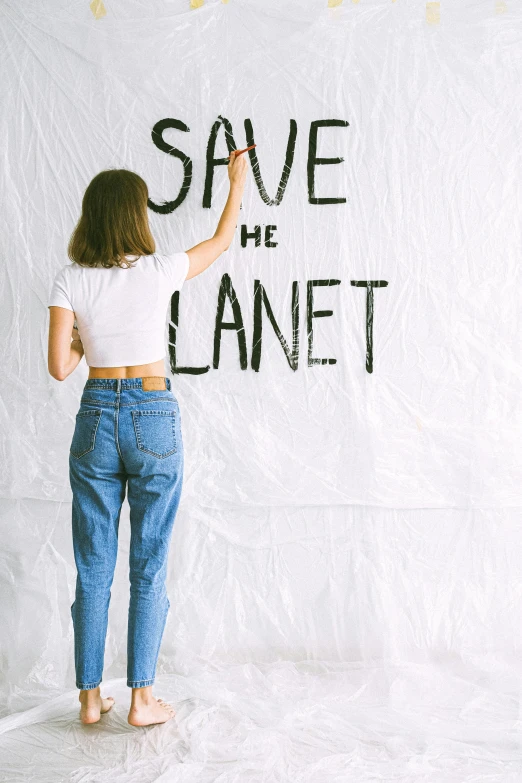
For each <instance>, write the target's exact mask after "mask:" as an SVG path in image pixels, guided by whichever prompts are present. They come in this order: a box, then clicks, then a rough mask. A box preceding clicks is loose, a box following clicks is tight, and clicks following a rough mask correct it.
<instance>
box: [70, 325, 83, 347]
mask: <svg viewBox="0 0 522 783" xmlns="http://www.w3.org/2000/svg"><path fill="white" fill-rule="evenodd" d="M71 339H72V341H73V343H74V342H79V343H81V341H82V338H81V337H80V333H79V331H78V329H77V327H76V326H73V330H72V332H71Z"/></svg>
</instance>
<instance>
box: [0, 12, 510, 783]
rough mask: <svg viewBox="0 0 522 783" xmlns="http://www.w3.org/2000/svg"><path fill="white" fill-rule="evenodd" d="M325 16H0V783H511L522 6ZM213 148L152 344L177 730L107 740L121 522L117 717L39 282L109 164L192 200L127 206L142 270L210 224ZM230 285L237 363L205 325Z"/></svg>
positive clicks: (116, 733) (199, 222) (67, 389)
mask: <svg viewBox="0 0 522 783" xmlns="http://www.w3.org/2000/svg"><path fill="white" fill-rule="evenodd" d="M330 5H331V6H332V7H329V3H328V0H324V1H323V0H317V1H316V0H313V2H312V1H311V0H303V1H302V2H299V3H297V2H293V0H288V2H284V3H281V2H275V0H264V2H259V1H258V0H241V1H239V0H229V2H228V3H221V2H216V1H214V2H213V1H211V0H205V2H204V3H202V4H199V3H196V2H194V3H192V6H193V7H192V6H191V3H190V1H189V0H187V2H180V1H179V0H175V1H174V2H159V3H154V4H149V5H147V4H143V3H138V2H125V3H123V2H121V0H104V4H103V3H101V2H96V3H91V4H90V5H89V3H88V2H85V3H83V4H78V3H75V4H73V5H70V4H63V3H59V2H57V0H50V2H46V3H45V4H36V3H33V2H28V1H27V0H22V1H21V2H17V3H14V2H4V3H3V4H2V6H1V8H0V17H1V25H0V34H1V36H2V47H1V48H0V58H1V62H2V73H3V78H2V80H1V82H0V96H1V98H2V106H3V111H2V113H1V114H0V123H1V127H2V139H3V166H2V170H3V177H2V210H1V211H0V220H1V221H2V231H0V242H1V248H2V262H3V263H2V270H1V274H2V291H3V297H2V304H3V307H2V315H1V319H0V323H1V325H2V338H3V339H2V345H3V346H4V361H3V365H2V367H3V372H2V380H1V381H0V388H1V405H0V424H1V426H0V438H1V449H2V472H1V476H0V480H1V481H2V489H1V498H0V534H1V540H2V547H1V553H0V558H1V564H2V567H1V569H0V580H1V585H0V588H1V589H0V609H1V623H2V635H1V641H0V644H1V658H0V666H1V682H0V696H1V699H0V716H2V717H1V719H0V777H1V779H3V780H7V781H9V782H10V783H11V781H18V780H20V781H21V780H24V781H32V780H34V781H38V782H39V783H46V781H53V783H54V781H58V780H71V781H76V782H77V783H80V781H81V782H82V783H86V782H87V781H89V782H90V781H98V780H100V781H101V780H102V779H104V780H105V779H110V780H111V781H118V782H119V781H122V782H123V781H125V783H128V782H129V781H134V780H140V781H160V780H161V781H185V780H186V781H189V780H190V781H191V783H192V781H205V782H206V781H214V780H218V779H219V780H220V781H223V783H228V781H230V782H232V781H238V780H239V781H241V782H242V783H243V781H245V783H246V782H247V781H248V783H251V782H253V781H256V782H257V781H263V783H266V782H267V783H271V782H272V781H273V782H274V783H276V782H277V783H279V781H285V782H286V781H301V782H303V783H304V781H312V780H313V781H314V783H322V781H325V783H326V781H328V783H332V782H334V781H343V783H344V781H347V780H352V779H353V780H357V781H361V782H362V781H374V780H383V781H391V780H397V781H399V780H400V781H401V782H402V781H406V782H407V783H418V782H419V781H430V783H431V781H434V780H437V781H438V783H446V781H448V783H449V782H450V781H451V783H462V782H463V781H470V782H471V781H488V783H492V782H494V783H497V781H498V783H511V781H519V780H520V779H521V777H522V743H521V741H520V729H521V723H520V721H521V718H520V715H521V686H522V676H521V671H520V653H521V650H522V624H521V622H520V617H521V612H520V609H521V604H520V601H521V598H520V596H521V594H522V543H521V542H522V536H521V532H522V518H521V514H520V509H521V507H522V502H521V482H520V476H521V475H522V473H521V468H522V449H521V448H520V443H521V435H522V426H521V425H522V414H521V408H520V405H519V398H520V393H519V392H520V378H521V367H522V363H521V348H520V338H519V333H520V330H519V329H518V324H519V322H520V316H519V313H520V290H521V287H520V279H519V278H520V272H519V269H520V263H519V259H520V247H521V243H520V219H519V215H520V191H519V186H518V182H519V179H520V177H519V171H520V169H519V163H520V157H519V137H520V133H519V131H520V101H519V90H520V87H519V85H520V82H521V79H520V76H521V73H520V71H521V56H520V51H521V50H520V41H521V32H522V26H521V22H522V9H521V7H520V6H519V5H517V4H515V2H513V0H505V2H500V1H499V0H497V2H495V0H476V1H474V2H471V0H469V1H468V0H459V2H455V3H453V4H451V6H450V5H449V4H447V3H444V2H441V3H440V4H437V3H427V4H426V3H422V2H421V3H419V2H416V1H415V2H414V0H396V2H391V1H390V2H384V0H361V2H359V3H353V2H348V0H344V2H343V3H341V4H338V5H335V4H334V3H330ZM166 120H170V121H172V120H175V121H176V123H178V124H177V125H176V124H174V125H172V124H171V125H170V127H166V126H163V129H162V131H161V134H162V138H163V139H164V141H165V144H167V145H170V148H173V147H174V148H176V149H177V150H180V151H181V152H182V153H183V154H184V155H186V156H188V158H190V161H191V162H192V171H191V176H190V178H189V179H188V180H185V182H184V177H185V176H186V174H187V169H186V165H187V158H183V156H182V157H179V156H176V155H172V154H168V151H166V149H165V147H164V148H161V146H159V145H158V144H157V143H156V142H157V140H158V136H157V135H156V137H154V136H153V134H152V131H153V128H157V127H158V125H157V124H158V123H162V122H163V121H166ZM325 121H326V122H325ZM179 123H184V126H182V125H180V124H179ZM216 123H218V125H217V126H215V124H216ZM227 123H230V124H227ZM249 123H250V124H249ZM314 123H316V124H315V125H314ZM317 123H319V124H317ZM167 125H168V123H167ZM213 128H214V131H215V133H216V139H215V147H213V146H212V144H211V143H210V142H209V139H211V138H212V133H213ZM314 128H315V130H316V131H317V137H316V143H315V146H314V143H313V133H314V132H315V131H314ZM225 131H227V132H229V133H232V134H233V139H234V145H235V146H236V147H238V148H243V147H245V146H247V143H249V134H251V133H253V135H254V141H255V143H256V145H257V147H256V150H255V151H256V154H257V157H256V158H255V159H254V160H252V159H250V162H249V166H250V168H251V173H249V176H248V179H247V184H246V188H245V195H244V198H243V201H242V209H241V211H240V217H239V219H238V227H237V229H236V235H235V237H234V241H233V243H232V245H231V246H230V249H229V250H228V251H227V252H226V253H225V254H223V256H222V257H220V259H218V261H217V262H216V263H215V264H213V265H212V266H211V267H210V268H209V269H207V270H206V271H205V272H204V273H203V274H201V275H200V276H198V277H196V278H194V279H192V280H189V281H187V283H186V284H185V286H184V288H183V290H182V292H181V296H180V300H179V312H178V316H177V321H178V322H177V325H176V328H175V330H173V328H172V326H171V328H170V329H169V328H168V326H167V325H166V333H165V336H166V340H167V339H168V340H170V341H171V343H170V346H169V356H168V362H167V365H166V366H167V374H169V375H170V376H171V377H172V381H173V389H174V391H175V394H176V396H177V398H178V400H179V402H180V409H181V417H182V427H183V437H184V445H185V483H184V488H183V495H182V500H181V505H180V508H179V512H178V516H177V518H176V522H175V527H174V535H173V540H172V547H171V557H170V562H169V575H168V592H169V597H170V600H171V612H170V615H169V619H168V621H167V627H166V630H165V636H164V640H163V644H162V648H161V654H160V659H159V662H158V681H157V693H158V695H161V696H163V697H164V698H167V699H170V700H171V701H172V702H173V703H174V705H175V708H176V710H177V715H176V719H175V721H174V722H172V723H170V724H166V725H165V726H163V727H153V728H149V729H133V728H131V727H130V726H129V725H128V724H127V722H126V710H127V708H128V699H129V693H128V689H127V688H126V687H125V684H124V679H123V678H124V676H125V646H126V611H127V601H128V576H127V562H128V547H129V540H128V507H127V503H126V502H125V504H124V507H123V510H122V516H121V526H120V530H121V533H120V550H119V556H118V564H117V568H116V574H115V579H114V585H113V589H112V599H111V608H110V615H109V633H108V637H107V648H106V659H105V672H104V683H103V693H104V694H109V693H111V694H112V695H114V696H115V697H116V698H117V703H116V705H115V707H114V708H113V710H112V711H111V713H109V714H108V715H107V716H104V718H103V719H102V721H101V722H100V724H97V725H96V726H92V727H84V726H82V725H81V724H80V723H79V720H78V703H77V692H76V691H75V690H74V670H73V635H72V624H71V617H70V604H71V603H72V600H73V593H74V580H75V569H74V559H73V554H72V544H71V535H70V516H71V492H70V487H69V483H68V471H67V459H68V448H69V444H70V439H71V437H72V430H73V425H74V416H75V413H76V411H77V406H78V402H79V397H80V394H81V389H82V387H83V384H84V382H85V380H86V377H87V368H86V366H85V363H82V364H81V365H80V366H79V367H78V369H77V370H76V371H75V372H74V373H73V374H72V375H71V376H70V377H69V378H67V379H66V381H65V382H63V383H59V382H57V381H55V380H54V379H52V378H50V376H49V375H48V373H47V367H46V351H47V327H48V311H47V295H48V292H49V289H50V284H51V281H52V278H53V277H54V274H55V273H56V271H57V269H58V268H59V267H60V266H61V265H63V264H64V263H67V260H68V259H67V257H66V244H67V240H68V238H69V236H70V233H71V231H72V229H73V227H74V225H75V223H76V220H77V218H78V216H79V210H80V204H81V197H82V195H83V192H84V189H85V187H86V186H87V184H88V182H89V181H90V179H91V178H92V177H93V176H94V175H95V174H96V173H97V172H98V171H100V170H101V169H102V168H107V167H122V168H123V167H124V168H130V169H132V170H135V171H137V172H138V173H139V174H140V175H141V176H143V177H144V178H145V179H146V181H147V184H148V186H149V194H150V198H151V201H152V203H153V204H154V205H156V207H157V206H158V205H162V204H163V205H164V204H169V203H171V202H172V201H173V200H174V199H175V198H176V197H177V196H178V194H179V193H180V192H181V193H182V194H185V198H184V199H183V200H182V202H181V203H180V204H179V206H178V207H176V208H175V209H171V211H169V209H170V207H167V210H166V211H164V212H161V211H158V210H157V209H154V208H151V209H150V215H149V218H150V223H151V227H152V231H153V234H154V236H155V238H156V241H157V245H158V249H159V250H160V251H161V252H175V251H177V250H186V249H188V248H190V247H192V246H193V245H195V244H197V243H198V242H200V241H202V240H203V239H205V238H207V237H209V236H211V235H212V233H213V232H214V230H215V227H216V225H217V220H218V218H219V215H220V213H221V209H222V207H223V205H224V202H225V199H226V194H227V190H228V186H227V177H226V171H225V169H224V168H220V166H219V165H218V166H216V167H215V169H214V174H213V178H212V180H210V179H208V178H207V174H208V171H209V169H208V160H207V157H209V158H212V157H215V158H224V157H225V156H226V154H227V152H228V150H227V146H226V141H225ZM292 134H293V135H292ZM289 138H290V145H289ZM289 150H290V151H291V153H292V155H291V158H289V157H288V153H289ZM314 155H315V156H316V157H317V158H319V159H323V162H322V163H317V161H314ZM340 158H341V159H342V160H339V159H340ZM324 159H330V162H324ZM332 159H334V160H333V162H332ZM285 162H286V165H287V168H285ZM517 172H518V174H517ZM311 177H312V179H313V186H312V185H311V179H310V178H311ZM281 181H282V182H283V186H282V188H281V189H280V191H279V196H281V199H280V203H274V202H273V200H274V199H276V196H277V194H278V188H279V186H280V183H281ZM209 183H210V184H209ZM183 187H185V190H183ZM314 198H319V199H321V198H327V199H328V198H329V199H338V201H337V203H314V202H313V199H314ZM257 226H259V232H258V233H259V236H260V242H259V244H258V245H257V246H256V244H255V239H254V238H253V237H250V238H248V237H246V238H245V239H246V244H245V247H242V235H243V234H242V232H245V233H255V231H256V227H257ZM267 226H271V227H272V228H271V229H270V230H269V231H268V233H267V230H266V227H267ZM243 227H245V228H243ZM271 242H272V243H275V244H274V246H271V245H270V243H271ZM224 275H229V276H230V281H231V284H232V286H233V289H234V292H235V296H236V299H237V302H238V303H239V306H240V311H241V317H242V325H243V328H244V335H245V343H244V345H243V346H242V344H241V341H240V340H238V333H239V331H240V330H236V329H226V328H225V329H223V330H222V333H221V336H220V338H219V335H217V333H216V313H217V307H218V298H219V291H220V286H221V285H222V284H223V279H224ZM256 281H259V282H260V284H261V285H262V286H263V287H264V290H265V293H266V296H267V298H268V301H269V302H270V306H271V309H272V313H273V316H274V318H275V320H276V321H277V325H278V327H279V329H280V332H281V334H282V335H283V336H284V338H285V340H286V346H287V348H288V350H289V351H290V352H291V351H292V349H296V341H297V338H298V356H297V354H294V356H293V357H292V356H291V358H292V359H293V361H294V365H293V366H292V362H291V361H290V360H289V358H288V356H287V355H286V354H285V350H284V347H283V344H282V342H281V341H280V340H279V338H278V336H277V334H276V330H275V329H274V327H273V326H272V325H271V323H270V320H269V318H268V316H267V311H266V306H265V305H264V306H263V307H264V309H263V308H262V309H261V310H262V315H261V319H262V340H261V345H260V344H259V341H258V338H259V331H256V329H257V330H259V325H260V322H259V312H258V311H257V310H256V306H257V305H256V301H258V300H256V298H255V297H256V294H255V291H256V285H257V284H256ZM313 281H316V282H317V281H323V282H324V281H329V283H330V284H329V285H322V284H316V283H314V282H313ZM368 281H373V282H377V283H378V285H375V286H373V285H369V284H368ZM294 284H295V285H294ZM257 290H258V294H259V288H257ZM295 290H297V293H298V296H299V313H298V320H297V322H296V323H294V322H293V321H292V313H294V315H295V312H296V311H295V308H294V309H293V305H294V304H295V299H294V298H293V297H294V296H295ZM328 311H330V312H328ZM256 313H257V315H256ZM321 313H322V314H321ZM235 317H236V316H235V315H234V311H233V309H232V306H231V303H230V301H229V300H227V301H226V308H225V311H224V313H223V318H222V320H223V321H225V322H226V321H228V322H232V321H233V320H234V318H235ZM256 318H257V321H256ZM310 323H311V324H312V327H313V328H312V330H311V331H312V332H313V334H312V335H310V328H309V326H310ZM236 326H237V322H236ZM173 341H175V356H174V351H173ZM217 347H218V348H219V352H217ZM254 348H256V350H257V353H256V350H254ZM290 355H291V354H290ZM244 356H246V359H247V361H246V363H243V364H242V357H244ZM313 359H319V360H321V359H324V360H325V363H314V362H313ZM329 360H335V362H333V361H329ZM206 367H208V370H207V371H206V372H199V373H198V372H187V371H186V370H187V368H192V370H193V369H194V368H206ZM109 772H110V774H109Z"/></svg>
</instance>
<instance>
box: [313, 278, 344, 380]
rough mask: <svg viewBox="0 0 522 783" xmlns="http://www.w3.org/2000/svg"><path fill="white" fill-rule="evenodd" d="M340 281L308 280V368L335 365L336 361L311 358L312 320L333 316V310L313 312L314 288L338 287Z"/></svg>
mask: <svg viewBox="0 0 522 783" xmlns="http://www.w3.org/2000/svg"><path fill="white" fill-rule="evenodd" d="M340 283H341V281H340V280H308V282H307V290H306V332H307V335H308V366H309V367H311V366H312V365H314V364H337V359H318V358H316V357H313V356H312V353H313V346H314V330H313V319H314V318H324V317H325V316H327V315H333V310H314V286H325V285H326V286H330V285H340Z"/></svg>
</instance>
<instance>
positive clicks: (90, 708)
mask: <svg viewBox="0 0 522 783" xmlns="http://www.w3.org/2000/svg"><path fill="white" fill-rule="evenodd" d="M78 699H79V700H80V704H81V705H82V706H81V707H80V720H81V722H82V723H85V724H87V723H97V722H98V721H99V720H100V716H101V715H103V713H104V712H109V710H110V709H111V707H112V705H113V704H114V699H113V698H112V696H107V698H106V699H102V697H101V694H100V688H99V686H98V687H97V688H92V689H91V690H89V691H80V694H79V696H78Z"/></svg>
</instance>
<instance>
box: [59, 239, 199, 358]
mask: <svg viewBox="0 0 522 783" xmlns="http://www.w3.org/2000/svg"><path fill="white" fill-rule="evenodd" d="M127 258H129V259H130V258H131V256H128V257H127ZM134 258H135V256H134ZM188 270H189V257H188V255H187V253H173V254H172V255H158V254H157V253H153V254H152V255H150V256H140V257H139V258H138V260H137V261H136V263H135V265H134V266H133V267H130V268H127V269H123V268H122V267H118V266H114V267H111V268H110V269H105V268H103V267H83V266H78V264H75V263H74V262H73V263H71V264H67V265H66V266H64V267H62V268H61V269H60V270H59V272H58V274H57V275H56V277H55V278H54V282H53V285H52V288H51V293H50V296H49V303H48V306H49V307H51V306H53V305H56V306H58V307H65V308H67V310H72V311H73V312H74V314H75V316H76V322H77V325H78V332H79V334H80V337H81V340H82V343H83V348H84V352H85V360H86V362H87V364H88V365H89V367H125V366H131V365H135V364H149V363H150V362H155V361H158V360H159V359H163V358H164V357H165V356H166V346H165V327H166V320H167V308H168V305H169V302H170V298H171V296H172V294H173V293H174V291H179V290H181V287H182V285H183V283H184V281H185V278H186V276H187V274H188Z"/></svg>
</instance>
